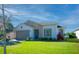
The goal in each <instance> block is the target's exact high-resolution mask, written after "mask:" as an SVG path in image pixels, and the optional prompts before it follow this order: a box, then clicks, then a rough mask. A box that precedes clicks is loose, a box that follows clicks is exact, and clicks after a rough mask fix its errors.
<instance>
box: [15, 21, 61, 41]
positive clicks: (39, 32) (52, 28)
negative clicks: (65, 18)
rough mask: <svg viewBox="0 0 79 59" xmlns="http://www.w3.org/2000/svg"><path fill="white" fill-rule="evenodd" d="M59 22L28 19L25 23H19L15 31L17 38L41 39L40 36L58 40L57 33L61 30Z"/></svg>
mask: <svg viewBox="0 0 79 59" xmlns="http://www.w3.org/2000/svg"><path fill="white" fill-rule="evenodd" d="M59 29H60V28H58V24H56V23H53V22H40V23H39V22H35V21H31V20H28V21H26V22H25V23H22V24H19V25H18V26H17V27H16V28H15V29H14V32H15V33H16V38H17V39H27V38H31V39H33V40H34V39H39V38H52V40H54V39H55V40H57V34H58V33H59V32H61V31H60V30H59Z"/></svg>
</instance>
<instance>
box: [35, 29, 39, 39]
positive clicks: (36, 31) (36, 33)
mask: <svg viewBox="0 0 79 59" xmlns="http://www.w3.org/2000/svg"><path fill="white" fill-rule="evenodd" d="M38 38H39V30H38V29H35V30H34V39H38Z"/></svg>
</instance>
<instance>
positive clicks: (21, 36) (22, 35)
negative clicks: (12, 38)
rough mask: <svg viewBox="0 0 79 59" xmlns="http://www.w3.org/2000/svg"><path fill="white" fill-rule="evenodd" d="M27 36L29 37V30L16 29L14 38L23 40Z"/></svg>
mask: <svg viewBox="0 0 79 59" xmlns="http://www.w3.org/2000/svg"><path fill="white" fill-rule="evenodd" d="M28 37H30V30H25V31H16V38H17V39H22V40H25V39H26V38H28Z"/></svg>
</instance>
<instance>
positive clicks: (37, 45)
mask: <svg viewBox="0 0 79 59" xmlns="http://www.w3.org/2000/svg"><path fill="white" fill-rule="evenodd" d="M0 53H3V47H1V46H0ZM7 53H9V54H72V53H73V54H79V42H45V41H22V42H21V43H17V44H15V45H11V46H7Z"/></svg>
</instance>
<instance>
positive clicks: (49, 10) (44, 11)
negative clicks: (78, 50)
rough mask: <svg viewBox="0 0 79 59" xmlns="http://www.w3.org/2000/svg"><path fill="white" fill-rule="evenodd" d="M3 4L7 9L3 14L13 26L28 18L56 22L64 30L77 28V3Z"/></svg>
mask: <svg viewBox="0 0 79 59" xmlns="http://www.w3.org/2000/svg"><path fill="white" fill-rule="evenodd" d="M4 6H5V10H7V11H9V12H7V11H5V14H6V15H8V17H9V18H10V19H11V23H12V24H13V25H14V26H17V25H18V24H20V23H23V22H25V21H26V20H29V19H30V20H34V21H39V22H40V21H50V22H56V23H57V24H59V25H61V26H63V27H64V30H65V32H72V31H74V30H76V29H77V28H79V5H78V4H10V5H8V4H6V5H4ZM0 7H1V5H0ZM0 13H1V11H0Z"/></svg>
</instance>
